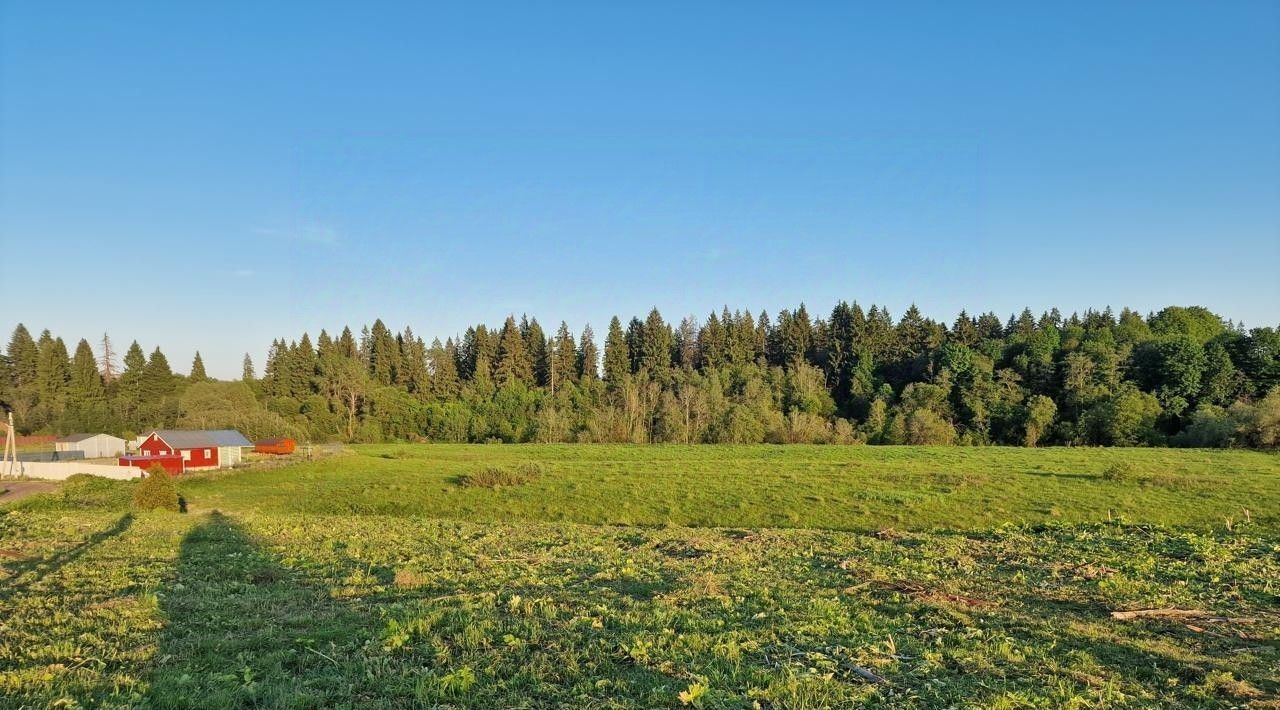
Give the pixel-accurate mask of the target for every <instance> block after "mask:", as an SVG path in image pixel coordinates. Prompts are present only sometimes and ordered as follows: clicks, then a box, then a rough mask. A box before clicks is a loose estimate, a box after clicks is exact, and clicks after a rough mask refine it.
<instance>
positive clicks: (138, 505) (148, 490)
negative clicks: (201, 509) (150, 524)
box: [133, 464, 181, 511]
mask: <svg viewBox="0 0 1280 710" xmlns="http://www.w3.org/2000/svg"><path fill="white" fill-rule="evenodd" d="M133 509H134V510H172V511H178V510H181V505H180V504H179V503H178V487H177V485H175V484H174V482H173V479H172V478H171V477H170V476H169V472H168V471H166V470H164V468H162V467H161V466H160V465H159V464H156V465H154V466H152V467H151V468H149V469H147V475H146V476H145V477H144V478H143V479H142V480H141V481H139V482H138V484H137V486H135V487H134V489H133Z"/></svg>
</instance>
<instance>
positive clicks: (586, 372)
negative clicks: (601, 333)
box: [577, 324, 600, 382]
mask: <svg viewBox="0 0 1280 710" xmlns="http://www.w3.org/2000/svg"><path fill="white" fill-rule="evenodd" d="M599 359H600V353H599V351H597V349H596V334H595V333H594V332H592V330H591V325H590V324H587V325H585V326H583V328H582V335H581V336H579V338H578V353H577V364H578V378H579V379H581V380H582V381H584V382H590V381H592V380H597V379H599V378H600V371H599V370H598V369H597V368H598V367H599V363H598V360H599Z"/></svg>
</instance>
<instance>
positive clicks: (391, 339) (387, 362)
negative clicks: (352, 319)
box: [368, 318, 400, 385]
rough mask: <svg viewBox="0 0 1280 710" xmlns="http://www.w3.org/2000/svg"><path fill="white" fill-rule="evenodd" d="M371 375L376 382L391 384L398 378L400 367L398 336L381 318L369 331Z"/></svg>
mask: <svg viewBox="0 0 1280 710" xmlns="http://www.w3.org/2000/svg"><path fill="white" fill-rule="evenodd" d="M368 353H369V376H370V378H371V379H372V380H373V382H374V383H375V384H379V385H389V384H391V383H392V382H394V381H395V379H396V370H397V369H399V367H400V347H399V345H397V344H396V338H395V336H394V335H392V334H391V331H390V330H388V329H387V326H386V325H385V324H384V323H383V322H382V319H381V318H379V319H378V320H375V321H374V322H373V329H372V330H370V331H369V338H368Z"/></svg>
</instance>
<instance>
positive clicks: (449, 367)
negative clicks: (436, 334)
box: [427, 338, 462, 400]
mask: <svg viewBox="0 0 1280 710" xmlns="http://www.w3.org/2000/svg"><path fill="white" fill-rule="evenodd" d="M455 351H456V348H455V346H454V344H453V339H452V338H450V339H449V340H448V341H446V343H445V344H444V345H441V344H440V339H439V338H436V339H435V340H432V341H431V349H430V350H428V351H427V363H428V365H429V366H430V368H431V377H430V380H429V381H430V387H431V396H433V397H435V398H436V399H439V400H448V399H453V398H454V397H457V396H458V393H459V392H460V391H461V389H462V384H461V382H460V378H459V377H458V363H457V353H456V352H455Z"/></svg>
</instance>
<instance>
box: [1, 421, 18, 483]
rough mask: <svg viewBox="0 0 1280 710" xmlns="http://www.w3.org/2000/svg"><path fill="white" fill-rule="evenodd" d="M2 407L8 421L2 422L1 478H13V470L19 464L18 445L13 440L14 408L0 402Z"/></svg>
mask: <svg viewBox="0 0 1280 710" xmlns="http://www.w3.org/2000/svg"><path fill="white" fill-rule="evenodd" d="M0 407H3V408H4V413H5V417H6V419H7V421H5V422H0V424H3V425H4V458H3V459H0V478H4V477H6V476H8V477H9V478H13V477H14V472H13V469H14V467H15V466H16V465H17V463H18V444H17V442H16V441H15V440H14V438H13V437H14V433H13V408H12V407H10V406H9V404H8V403H7V402H0Z"/></svg>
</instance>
